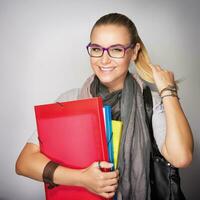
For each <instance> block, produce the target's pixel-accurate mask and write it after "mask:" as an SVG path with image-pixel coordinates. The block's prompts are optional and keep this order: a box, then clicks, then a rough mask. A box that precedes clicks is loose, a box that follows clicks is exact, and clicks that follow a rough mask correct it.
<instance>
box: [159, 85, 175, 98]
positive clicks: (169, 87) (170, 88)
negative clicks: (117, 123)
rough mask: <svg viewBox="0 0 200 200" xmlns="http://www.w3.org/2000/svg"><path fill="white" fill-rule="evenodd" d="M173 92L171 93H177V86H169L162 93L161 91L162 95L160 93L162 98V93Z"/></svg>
mask: <svg viewBox="0 0 200 200" xmlns="http://www.w3.org/2000/svg"><path fill="white" fill-rule="evenodd" d="M167 90H168V91H171V92H173V93H177V87H176V86H175V85H168V86H167V87H166V88H163V89H162V90H161V91H160V93H159V95H160V96H162V93H163V92H164V91H167Z"/></svg>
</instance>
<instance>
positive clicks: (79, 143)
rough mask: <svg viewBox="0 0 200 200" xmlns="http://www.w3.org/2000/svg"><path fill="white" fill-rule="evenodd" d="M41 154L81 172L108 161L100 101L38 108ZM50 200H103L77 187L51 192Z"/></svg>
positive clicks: (48, 199) (47, 193)
mask: <svg viewBox="0 0 200 200" xmlns="http://www.w3.org/2000/svg"><path fill="white" fill-rule="evenodd" d="M35 115H36V122H37V129H38V136H39V141H40V149H41V152H42V153H44V154H45V155H46V156H47V157H49V158H50V159H51V160H53V161H55V162H58V163H60V164H61V165H63V166H66V167H70V168H74V169H82V168H86V167H88V166H89V165H90V164H92V163H93V162H95V161H99V160H104V161H108V149H107V143H106V134H105V126H104V118H103V105H102V99H101V98H100V97H97V98H90V99H83V100H75V101H69V102H62V103H53V104H46V105H38V106H35ZM45 194H46V199H47V200H68V199H69V200H103V199H104V198H102V197H100V196H98V195H95V194H94V193H91V192H89V191H87V190H86V189H84V188H81V187H76V186H58V187H55V188H53V189H48V187H47V185H45Z"/></svg>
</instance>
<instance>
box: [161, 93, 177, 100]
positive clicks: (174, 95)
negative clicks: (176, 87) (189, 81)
mask: <svg viewBox="0 0 200 200" xmlns="http://www.w3.org/2000/svg"><path fill="white" fill-rule="evenodd" d="M169 96H171V97H176V98H177V99H178V100H179V99H180V98H179V97H178V95H177V94H167V95H163V96H162V97H161V100H163V99H164V98H165V97H169Z"/></svg>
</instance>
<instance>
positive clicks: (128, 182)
mask: <svg viewBox="0 0 200 200" xmlns="http://www.w3.org/2000/svg"><path fill="white" fill-rule="evenodd" d="M87 50H88V53H89V56H90V64H91V67H92V69H93V71H94V74H93V75H92V76H91V77H89V78H88V79H87V80H86V82H85V83H84V84H83V86H82V88H81V89H79V90H71V91H69V92H67V93H64V94H63V95H61V97H60V99H59V100H60V101H67V100H73V99H80V98H88V97H94V96H102V98H103V100H104V103H106V104H108V103H109V104H110V105H111V106H112V117H113V119H118V120H119V119H120V120H122V121H123V124H124V126H123V133H122V139H121V146H120V154H119V171H120V178H119V171H118V170H116V171H112V172H102V171H101V170H100V169H99V168H98V164H99V163H96V162H95V163H93V164H92V165H91V166H89V167H88V168H86V169H83V170H74V169H69V168H65V167H63V166H54V165H53V164H51V161H50V160H49V159H48V158H47V157H46V156H45V155H43V154H42V153H40V148H39V142H38V140H37V133H35V134H34V135H33V136H32V137H31V138H30V139H29V141H28V142H27V144H26V145H25V147H24V149H23V150H22V152H21V154H20V155H19V158H18V160H17V162H16V172H17V174H19V175H23V176H27V177H30V178H32V179H35V180H38V181H43V178H42V174H43V171H44V169H45V168H48V165H50V167H52V168H53V170H52V176H53V180H52V183H55V184H63V185H74V186H82V187H84V188H86V189H88V190H89V191H91V192H93V193H96V194H98V195H100V196H103V197H106V198H110V197H112V196H114V193H115V192H116V190H117V193H118V199H119V200H120V199H150V196H149V193H148V191H149V189H148V187H149V185H150V184H149V177H148V176H149V156H150V153H149V152H150V140H149V137H148V134H147V132H148V130H147V128H146V127H147V126H146V125H145V117H144V105H143V96H142V90H143V87H145V86H146V85H147V86H149V87H150V88H151V93H152V97H153V118H152V126H153V131H154V137H155V140H156V143H157V145H158V147H159V150H160V152H161V154H162V155H163V156H164V158H165V159H166V160H167V161H169V162H170V163H171V164H172V165H173V166H175V167H177V168H181V167H186V166H188V165H189V164H190V163H191V161H192V153H193V138H192V132H191V129H190V126H189V124H188V121H187V119H186V117H185V115H184V112H183V110H182V108H181V105H180V102H179V99H178V95H177V90H176V83H175V80H174V75H173V73H172V72H170V71H168V70H165V69H162V68H161V67H160V66H159V65H152V64H151V62H150V59H149V57H148V54H147V51H146V49H145V47H144V44H143V42H142V40H141V39H140V37H139V35H138V32H137V29H136V27H135V25H134V23H133V22H132V21H131V20H130V19H129V18H127V17H126V16H124V15H122V14H118V13H111V14H108V15H105V16H103V17H101V18H100V19H99V20H98V21H97V22H96V23H95V25H94V26H93V28H92V31H91V35H90V43H89V44H88V46H87ZM131 62H135V64H136V71H137V73H136V74H134V75H132V74H131V73H130V72H129V65H130V63H131ZM49 163H50V164H49ZM100 165H101V167H105V168H110V167H111V164H110V163H107V162H103V161H102V162H101V163H100ZM133 197H134V198H133Z"/></svg>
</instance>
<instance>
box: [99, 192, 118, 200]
mask: <svg viewBox="0 0 200 200" xmlns="http://www.w3.org/2000/svg"><path fill="white" fill-rule="evenodd" d="M100 195H101V196H102V197H104V198H106V199H109V198H112V197H113V196H114V195H115V193H114V192H109V193H106V192H103V193H100Z"/></svg>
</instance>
